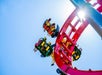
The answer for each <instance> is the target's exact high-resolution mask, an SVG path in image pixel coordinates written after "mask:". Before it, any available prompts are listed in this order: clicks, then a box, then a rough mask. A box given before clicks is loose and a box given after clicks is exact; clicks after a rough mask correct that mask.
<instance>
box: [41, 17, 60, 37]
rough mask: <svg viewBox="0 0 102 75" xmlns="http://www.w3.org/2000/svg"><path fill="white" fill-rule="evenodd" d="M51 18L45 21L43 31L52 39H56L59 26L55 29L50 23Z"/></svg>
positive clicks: (53, 24)
mask: <svg viewBox="0 0 102 75" xmlns="http://www.w3.org/2000/svg"><path fill="white" fill-rule="evenodd" d="M50 21H51V18H49V19H47V20H46V21H45V22H44V24H43V28H44V31H47V33H48V34H49V35H50V36H51V37H52V38H53V37H57V35H58V33H59V26H58V25H57V27H55V23H52V24H51V23H50Z"/></svg>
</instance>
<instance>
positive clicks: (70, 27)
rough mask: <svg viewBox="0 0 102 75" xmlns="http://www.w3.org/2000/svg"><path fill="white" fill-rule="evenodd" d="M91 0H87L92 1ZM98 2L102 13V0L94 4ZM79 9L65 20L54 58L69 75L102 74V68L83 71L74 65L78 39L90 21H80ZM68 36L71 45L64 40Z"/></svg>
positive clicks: (58, 37)
mask: <svg viewBox="0 0 102 75" xmlns="http://www.w3.org/2000/svg"><path fill="white" fill-rule="evenodd" d="M90 1H91V0H87V2H89V3H90ZM97 4H100V6H99V7H98V8H97V11H98V12H100V13H102V0H97V3H94V4H92V5H93V7H95V6H96V5H97ZM77 12H78V9H77V8H76V9H75V10H74V11H73V12H72V14H71V15H70V16H69V17H68V19H67V20H66V21H65V23H64V25H63V27H62V28H61V30H60V32H59V35H58V36H57V39H56V46H55V48H54V58H55V62H56V64H57V65H58V67H59V68H60V69H61V70H62V71H63V72H64V73H66V74H67V75H102V70H100V71H92V70H88V71H82V70H78V69H77V68H74V67H73V66H72V62H73V60H72V52H73V50H74V47H75V45H76V42H77V40H78V39H79V37H80V35H81V34H82V32H83V31H84V29H85V28H86V27H87V26H88V24H89V22H88V21H87V20H82V21H80V19H79V17H78V16H77ZM64 38H66V39H67V41H66V42H69V43H71V45H68V46H66V43H63V42H62V40H63V39H64Z"/></svg>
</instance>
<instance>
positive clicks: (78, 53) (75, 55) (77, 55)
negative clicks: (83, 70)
mask: <svg viewBox="0 0 102 75" xmlns="http://www.w3.org/2000/svg"><path fill="white" fill-rule="evenodd" d="M81 51H82V49H81V48H80V49H79V48H78V47H77V46H75V48H74V51H73V53H72V57H73V61H75V60H78V59H79V58H80V56H81Z"/></svg>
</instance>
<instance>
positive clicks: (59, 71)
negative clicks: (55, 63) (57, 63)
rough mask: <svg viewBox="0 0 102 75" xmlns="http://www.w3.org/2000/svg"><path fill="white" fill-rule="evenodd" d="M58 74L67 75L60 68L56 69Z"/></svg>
mask: <svg viewBox="0 0 102 75" xmlns="http://www.w3.org/2000/svg"><path fill="white" fill-rule="evenodd" d="M56 72H57V73H58V74H60V75H66V74H65V73H64V72H62V71H61V70H60V69H59V68H57V69H56Z"/></svg>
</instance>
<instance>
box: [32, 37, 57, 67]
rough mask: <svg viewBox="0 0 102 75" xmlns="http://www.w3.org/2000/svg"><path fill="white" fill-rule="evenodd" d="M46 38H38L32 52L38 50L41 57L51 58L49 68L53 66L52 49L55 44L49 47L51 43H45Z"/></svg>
mask: <svg viewBox="0 0 102 75" xmlns="http://www.w3.org/2000/svg"><path fill="white" fill-rule="evenodd" d="M46 40H47V39H46V37H44V38H40V39H39V41H38V42H37V43H36V44H35V48H34V52H36V51H37V50H39V52H40V53H41V57H48V56H51V57H52V64H51V66H53V65H54V54H53V47H54V46H55V44H53V45H51V42H49V43H47V42H46Z"/></svg>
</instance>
